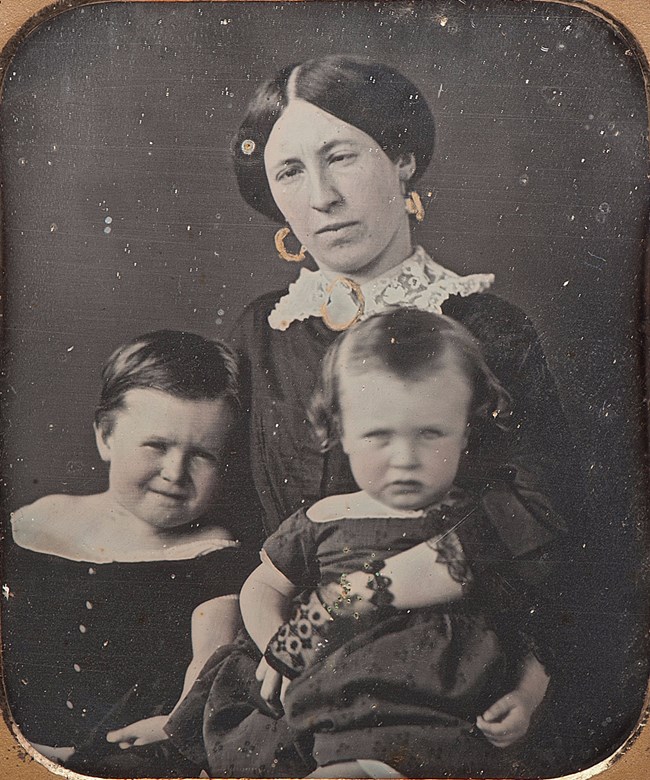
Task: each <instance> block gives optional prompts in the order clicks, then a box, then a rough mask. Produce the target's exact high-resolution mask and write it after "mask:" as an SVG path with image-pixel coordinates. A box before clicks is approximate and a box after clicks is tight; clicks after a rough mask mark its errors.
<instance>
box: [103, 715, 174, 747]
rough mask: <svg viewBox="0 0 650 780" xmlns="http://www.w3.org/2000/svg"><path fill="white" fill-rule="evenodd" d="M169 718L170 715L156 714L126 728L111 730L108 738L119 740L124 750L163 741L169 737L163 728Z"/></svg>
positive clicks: (112, 740)
mask: <svg viewBox="0 0 650 780" xmlns="http://www.w3.org/2000/svg"><path fill="white" fill-rule="evenodd" d="M168 719H169V715H155V716H154V717H152V718H144V719H143V720H137V721H136V722H135V723H131V724H130V725H128V726H124V728H121V729H115V731H109V732H108V734H107V735H106V740H107V742H117V743H118V745H119V746H120V747H121V748H122V749H123V750H126V749H127V748H130V747H137V746H138V745H150V744H151V743H152V742H162V741H163V740H165V739H169V737H168V736H167V734H166V733H165V731H164V730H163V727H164V725H165V724H166V723H167V720H168Z"/></svg>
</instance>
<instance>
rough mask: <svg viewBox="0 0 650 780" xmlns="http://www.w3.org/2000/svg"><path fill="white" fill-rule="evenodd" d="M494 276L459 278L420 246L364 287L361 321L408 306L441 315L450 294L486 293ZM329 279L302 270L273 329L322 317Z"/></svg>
mask: <svg viewBox="0 0 650 780" xmlns="http://www.w3.org/2000/svg"><path fill="white" fill-rule="evenodd" d="M493 282H494V274H470V275H469V276H460V275H459V274H456V273H454V272H453V271H449V270H448V269H447V268H444V267H443V266H441V265H439V264H438V263H436V262H434V261H433V260H432V259H431V258H430V257H429V255H428V254H427V253H426V252H425V251H424V249H422V247H421V246H418V247H416V248H415V251H414V252H413V254H412V255H411V256H410V257H407V258H406V260H404V262H403V263H401V264H400V265H398V266H397V267H396V268H393V269H392V270H391V271H389V272H388V273H387V274H384V276H380V277H378V278H377V279H372V280H371V281H369V282H366V284H363V285H361V292H362V294H363V299H364V308H363V313H362V314H361V316H360V317H359V319H362V320H363V319H366V318H367V317H370V316H371V315H372V314H377V313H378V312H382V311H385V310H386V309H388V308H390V307H391V306H405V307H411V308H414V309H424V310H425V311H433V312H436V313H438V314H440V313H441V310H442V308H441V307H442V304H443V303H444V302H445V301H446V300H447V299H448V298H449V297H450V296H451V295H461V296H463V297H465V296H467V295H472V293H477V292H483V291H484V290H487V289H488V288H489V287H490V286H491V285H492V283H493ZM329 285H330V282H329V280H328V279H327V277H326V276H325V274H323V273H322V271H309V270H308V269H307V268H303V269H302V270H301V271H300V276H299V277H298V279H297V280H296V281H295V282H294V283H293V284H291V285H290V286H289V291H288V292H287V294H286V295H284V296H282V298H280V300H279V301H278V302H277V304H276V305H275V308H274V309H273V311H272V312H271V314H270V315H269V325H270V326H271V327H272V328H273V329H274V330H286V329H287V328H288V327H289V326H290V325H291V323H292V322H295V321H296V320H306V319H308V318H309V317H321V318H322V316H323V315H322V309H323V305H325V304H329V303H330V301H331V296H330V294H329V293H328V291H327V288H328V286H329Z"/></svg>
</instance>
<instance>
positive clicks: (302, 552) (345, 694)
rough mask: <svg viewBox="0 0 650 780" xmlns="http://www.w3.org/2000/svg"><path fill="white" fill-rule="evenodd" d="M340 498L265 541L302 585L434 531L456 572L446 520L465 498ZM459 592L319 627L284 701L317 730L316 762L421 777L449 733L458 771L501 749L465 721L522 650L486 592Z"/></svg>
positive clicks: (501, 690)
mask: <svg viewBox="0 0 650 780" xmlns="http://www.w3.org/2000/svg"><path fill="white" fill-rule="evenodd" d="M344 504H345V500H344V497H339V496H332V497H330V498H327V499H325V500H324V501H322V502H320V505H319V506H320V507H323V505H326V506H327V507H328V509H327V510H326V511H327V512H328V514H329V515H330V518H329V519H327V520H326V521H319V522H315V521H312V520H311V519H309V517H308V516H307V513H306V512H305V511H304V510H299V511H298V512H296V513H295V514H294V515H293V516H292V517H290V518H289V519H288V520H286V521H285V522H284V523H282V524H281V525H280V527H279V528H278V530H277V531H276V532H275V533H274V534H273V535H272V536H271V537H270V538H269V539H268V540H267V542H266V543H265V545H264V554H265V557H266V556H268V559H269V560H270V562H271V563H272V564H273V565H274V566H275V567H276V568H277V569H279V571H280V572H282V574H284V575H285V576H286V577H287V578H288V579H289V580H290V581H291V582H292V583H294V584H295V585H296V586H297V587H298V588H300V589H301V590H313V589H314V588H315V587H316V586H317V585H319V584H327V583H331V582H340V576H341V574H344V573H350V572H353V571H357V570H359V569H363V568H364V567H366V566H372V565H373V563H374V561H376V560H383V559H385V558H387V557H389V556H391V555H395V554H396V553H398V552H401V551H403V550H407V549H410V548H411V547H414V546H415V545H417V544H420V543H421V542H424V541H426V540H428V539H431V538H432V537H435V536H438V535H444V548H443V549H444V557H443V560H445V561H446V562H447V565H448V566H449V570H450V573H451V574H452V576H453V577H454V578H455V579H458V571H459V570H460V571H462V570H463V568H464V559H463V558H462V550H461V548H460V543H459V542H458V538H457V537H456V535H455V533H454V532H453V531H452V530H451V529H452V527H453V526H454V525H455V524H456V523H457V522H458V521H459V520H461V519H462V517H463V516H466V515H467V514H468V513H469V512H471V507H472V505H471V502H470V501H469V500H465V501H464V502H461V503H458V502H457V504H456V506H454V507H445V506H444V505H443V506H439V507H432V508H430V509H429V510H427V511H423V512H419V513H409V514H407V515H404V516H398V513H396V514H395V515H394V516H381V517H370V516H369V517H363V516H361V517H359V516H355V517H353V518H350V517H349V516H348V517H346V516H345V509H344ZM450 551H451V555H452V557H451V558H450V557H449V555H450ZM439 557H441V556H440V555H439ZM422 574H423V573H422V572H420V571H414V572H413V576H414V577H419V576H422ZM463 581H464V582H466V583H467V582H469V580H468V579H467V578H463ZM466 590H467V595H465V596H464V597H463V598H462V599H461V600H459V601H457V602H452V603H445V604H443V605H441V606H439V607H435V608H428V609H418V610H408V611H403V612H395V611H391V610H390V609H385V608H384V609H379V610H375V611H373V612H372V613H370V614H365V615H361V616H359V617H358V618H355V617H354V616H353V615H350V616H347V617H341V616H337V617H335V618H334V621H333V622H328V623H326V624H325V625H324V626H322V628H321V630H322V635H321V636H322V637H324V638H325V639H326V642H325V645H324V650H323V652H322V653H321V656H320V657H319V659H318V660H317V661H316V662H315V663H314V664H313V665H309V666H307V668H306V669H305V670H304V671H303V672H302V674H300V676H299V677H297V679H295V680H294V681H293V682H292V683H291V685H290V686H289V688H288V690H287V695H286V699H285V705H284V707H285V717H286V720H287V723H288V725H289V726H290V727H292V728H294V729H295V730H296V731H297V732H313V733H314V734H315V743H314V751H313V754H314V757H315V759H316V760H317V762H318V763H319V764H321V765H322V764H328V763H332V762H334V761H346V760H354V759H364V758H373V759H375V760H381V761H384V762H386V763H387V764H389V765H390V766H392V767H393V768H394V769H397V770H398V771H400V772H402V773H404V776H406V777H417V776H430V775H431V773H432V772H433V771H434V769H436V768H437V767H438V766H439V762H440V758H441V755H442V754H443V753H444V750H445V746H447V747H448V746H449V745H450V743H451V742H453V743H454V744H455V745H456V748H455V749H456V750H458V749H459V748H460V745H461V744H462V745H463V747H462V751H463V757H462V760H463V762H464V765H463V763H462V762H459V763H458V764H457V767H458V771H461V770H462V769H463V768H464V766H465V767H467V769H468V770H469V771H471V770H472V769H473V770H474V771H475V770H476V769H477V768H481V767H482V766H485V765H486V762H487V764H488V765H490V766H492V767H494V766H495V763H496V762H497V761H498V759H499V756H498V753H499V751H497V750H496V749H495V748H494V747H492V746H491V745H490V744H489V743H488V742H487V741H486V740H485V739H484V738H482V737H480V736H479V735H478V734H477V733H476V732H475V729H473V723H474V721H475V720H476V717H477V716H478V715H480V714H481V713H482V712H484V711H485V710H486V709H487V708H488V707H489V706H490V704H492V703H494V702H495V701H496V700H497V699H498V698H500V697H501V696H503V695H504V694H506V693H507V692H509V691H511V690H512V689H513V688H514V687H516V683H517V679H518V671H519V663H520V661H521V660H522V657H523V655H524V654H525V653H526V652H527V649H528V648H527V645H526V637H525V635H524V634H523V633H522V634H517V632H515V631H512V632H510V633H511V634H512V636H511V637H506V641H503V637H502V636H501V635H500V634H499V627H500V626H499V624H500V623H501V622H502V618H503V615H502V614H500V613H495V614H490V612H489V610H490V601H489V599H484V598H481V596H480V593H476V594H475V595H472V589H471V586H469V587H467V588H466ZM346 624H347V625H346ZM323 629H324V631H323ZM341 633H343V634H344V635H345V636H347V641H340V635H341ZM330 637H331V640H332V641H327V640H328V638H330ZM508 638H510V639H511V640H514V641H510V642H509V641H508ZM309 645H310V646H311V642H309ZM331 647H334V648H335V649H334V650H333V651H332V650H330V648H331ZM260 737H262V735H260Z"/></svg>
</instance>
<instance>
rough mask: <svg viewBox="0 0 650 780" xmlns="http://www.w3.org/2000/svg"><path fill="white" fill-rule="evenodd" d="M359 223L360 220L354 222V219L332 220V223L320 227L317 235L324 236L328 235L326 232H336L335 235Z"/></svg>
mask: <svg viewBox="0 0 650 780" xmlns="http://www.w3.org/2000/svg"><path fill="white" fill-rule="evenodd" d="M358 224H359V223H358V222H354V221H351V222H332V224H331V225H325V226H324V227H322V228H319V229H318V230H317V231H316V235H317V236H322V235H326V234H330V235H332V234H334V235H335V234H337V233H341V232H343V231H345V230H349V229H350V228H353V227H356V226H357V225H358Z"/></svg>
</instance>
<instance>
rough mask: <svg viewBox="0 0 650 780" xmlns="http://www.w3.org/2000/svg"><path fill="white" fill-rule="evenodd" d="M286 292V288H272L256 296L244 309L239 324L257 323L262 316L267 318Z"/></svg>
mask: <svg viewBox="0 0 650 780" xmlns="http://www.w3.org/2000/svg"><path fill="white" fill-rule="evenodd" d="M285 293H286V290H271V291H270V292H267V293H263V294H262V295H259V296H258V297H257V298H254V299H253V300H252V301H250V303H247V304H246V306H245V307H244V310H243V311H242V313H241V314H240V316H239V318H238V319H237V323H238V324H246V323H251V324H252V323H255V322H258V321H259V320H260V319H262V318H267V317H268V316H269V314H270V313H271V312H272V311H273V308H274V306H275V305H276V303H277V302H278V301H279V300H280V298H281V297H282V296H283V295H284V294H285Z"/></svg>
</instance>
